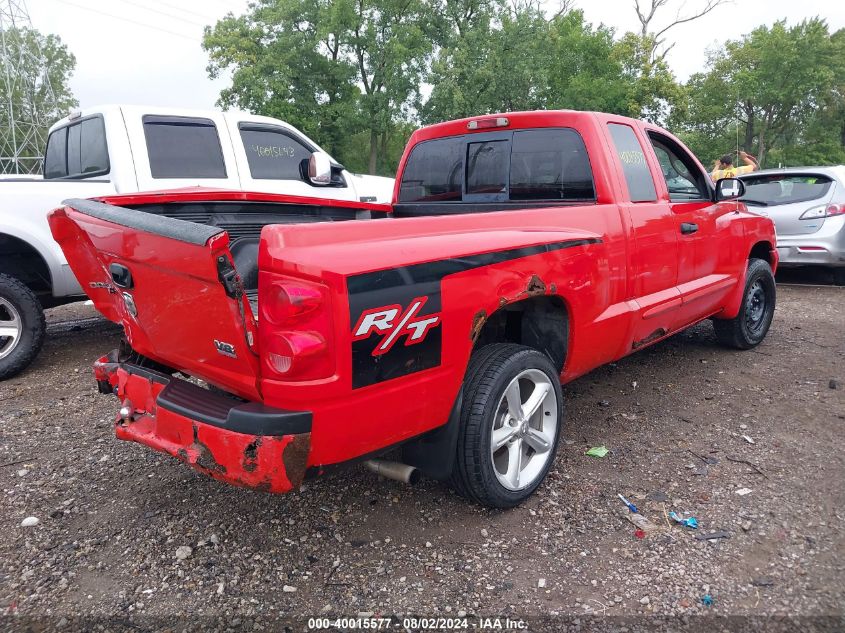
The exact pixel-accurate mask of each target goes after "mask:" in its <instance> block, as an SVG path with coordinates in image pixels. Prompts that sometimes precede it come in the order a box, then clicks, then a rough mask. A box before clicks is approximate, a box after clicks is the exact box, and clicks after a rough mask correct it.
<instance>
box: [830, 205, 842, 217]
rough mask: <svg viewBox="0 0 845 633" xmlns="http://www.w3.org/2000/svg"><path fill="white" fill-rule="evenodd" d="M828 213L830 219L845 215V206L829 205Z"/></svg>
mask: <svg viewBox="0 0 845 633" xmlns="http://www.w3.org/2000/svg"><path fill="white" fill-rule="evenodd" d="M826 213H827V217H829V218H830V217H833V216H835V215H845V204H829V205H827V211H826Z"/></svg>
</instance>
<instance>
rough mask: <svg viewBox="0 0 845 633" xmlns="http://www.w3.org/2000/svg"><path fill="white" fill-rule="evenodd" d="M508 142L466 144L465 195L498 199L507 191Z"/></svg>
mask: <svg viewBox="0 0 845 633" xmlns="http://www.w3.org/2000/svg"><path fill="white" fill-rule="evenodd" d="M507 182H508V142H507V141H485V142H482V143H467V191H466V192H467V193H468V194H482V195H485V196H494V197H498V194H505V193H506V192H507V189H508V185H507Z"/></svg>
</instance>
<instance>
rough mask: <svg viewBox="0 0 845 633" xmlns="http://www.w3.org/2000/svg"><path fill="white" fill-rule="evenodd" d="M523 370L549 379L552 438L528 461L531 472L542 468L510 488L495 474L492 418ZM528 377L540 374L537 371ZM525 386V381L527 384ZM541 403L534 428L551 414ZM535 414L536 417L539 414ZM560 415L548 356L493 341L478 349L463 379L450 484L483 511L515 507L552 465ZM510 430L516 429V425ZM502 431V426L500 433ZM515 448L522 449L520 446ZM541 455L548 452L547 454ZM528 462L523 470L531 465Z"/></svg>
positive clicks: (554, 374)
mask: <svg viewBox="0 0 845 633" xmlns="http://www.w3.org/2000/svg"><path fill="white" fill-rule="evenodd" d="M528 370H538V371H539V372H542V374H545V376H546V377H547V378H548V382H549V383H550V384H551V391H550V392H549V391H548V390H547V391H546V393H553V394H554V405H555V409H554V410H555V411H556V412H557V420H555V424H556V426H555V429H554V431H553V434H554V439H553V441H551V442H550V444H551V447H550V449H549V450H548V451H546V450H543V452H542V454H541V453H536V452H535V453H533V454H531V455H530V456H529V457H528V458H527V459H529V460H530V459H534V458H538V459H540V461H538V463H537V464H536V466H535V468H533V469H532V472H533V471H534V470H535V469H537V468H539V467H540V466H542V468H539V470H537V473H536V475H534V476H532V477H531V479H530V482H528V483H527V484H526V485H525V486H524V487H521V488H520V489H518V490H511V489H508V488H506V487H505V486H504V485H503V484H502V483H501V482H500V480H499V475H497V473H496V471H495V466H494V457H493V453H492V452H491V449H492V446H491V442H492V434H493V426H494V424H496V418H497V416H499V415H501V413H500V409H499V406H500V404H506V400H503V399H505V390H506V389H507V387H508V385H510V384H511V382H512V381H514V380H515V379H516V378H517V377H518V376H520V375H521V374H523V372H525V371H528ZM532 373H533V374H534V375H535V376H539V374H537V373H536V371H533V372H532ZM520 384H522V383H521V382H520V381H517V385H520ZM530 384H531V383H530V382H529V383H528V385H530ZM528 393H531V392H528ZM543 403H544V404H543V405H542V409H543V413H542V414H541V415H539V416H535V417H533V418H531V420H534V423H535V424H538V425H539V427H540V430H542V426H543V424H544V422H545V420H546V418H545V417H543V415H547V416H548V415H550V411H549V410H548V409H547V408H546V403H550V401H549V400H548V396H546V399H544V400H543ZM549 406H550V404H549ZM537 411H538V414H539V413H540V411H541V410H540V409H538V410H537ZM562 413H563V395H562V392H561V387H560V377H559V375H558V372H557V370H556V369H555V367H554V365H552V362H551V361H550V360H549V358H548V357H547V356H545V355H543V354H541V353H540V352H538V351H537V350H534V349H532V348H530V347H525V346H523V345H515V344H510V343H497V344H493V345H486V346H484V347H482V348H480V349H479V350H477V351H476V352H475V353H474V354H473V355H472V357H471V358H470V362H469V366H468V367H467V372H466V377H465V380H464V401H463V408H462V410H461V426H460V429H459V432H458V446H457V455H456V457H455V465H454V469H453V471H452V482H451V483H452V486H453V487H454V488H455V490H456V491H457V492H458V493H459V494H461V495H463V496H464V497H467V498H468V499H471V500H473V501H475V502H477V503H479V504H481V505H485V506H488V507H493V508H512V507H514V506H517V505H519V504H520V503H522V502H523V501H524V500H525V499H527V498H528V497H530V496H531V494H532V493H533V492H534V491H535V490H536V489H537V487H538V486H539V485H540V484H541V483H542V481H543V479H545V477H546V475H547V474H548V472H549V469H550V468H551V466H552V464H553V463H554V457H555V454H556V452H557V446H558V441H559V439H560V429H561V426H562V417H563V415H562ZM512 426H514V427H520V425H519V424H514V425H512ZM528 426H529V423H526V424H525V425H522V426H521V428H522V431H523V432H525V431H526V430H528ZM503 428H504V422H502V426H501V427H500V428H499V430H501V429H503ZM547 434H548V433H547ZM520 437H522V436H520ZM529 439H530V438H529ZM520 446H522V444H520ZM546 446H548V444H546ZM507 448H508V447H507V446H503V447H502V449H501V450H507ZM519 450H520V451H522V448H520V449H519ZM532 451H533V449H532V448H531V446H530V445H529V446H528V449H527V452H528V453H532ZM546 452H548V453H549V454H548V456H547V455H546V454H545V453H546ZM520 459H522V458H520ZM543 459H545V463H544V462H543V461H542V460H543ZM519 463H521V462H518V464H519ZM527 464H528V465H527V466H526V470H527V469H528V467H529V466H530V462H529V463H527ZM517 470H519V467H517Z"/></svg>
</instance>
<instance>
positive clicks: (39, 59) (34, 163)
mask: <svg viewBox="0 0 845 633" xmlns="http://www.w3.org/2000/svg"><path fill="white" fill-rule="evenodd" d="M32 32H33V29H32V21H31V20H30V19H29V11H28V10H27V8H26V2H24V0H0V94H2V99H3V101H4V103H2V104H1V105H0V174H40V173H41V165H42V159H43V156H42V152H43V151H44V146H45V144H46V140H47V138H46V137H47V130H48V128H49V127H50V124H51V123H52V121H50V120H48V119H49V118H50V117H51V114H50V113H51V112H54V111H55V107H53V106H55V105H56V95H55V92H54V90H53V86H52V85H51V84H50V76H49V74H48V72H47V68H46V67H45V65H44V64H43V54H42V51H41V49H40V45H39V42H38V38H37V37H35V38H32V42H31V43H28V42H26V41H25V34H26V33H32ZM30 44H32V45H30ZM33 69H39V72H33ZM44 106H47V107H44Z"/></svg>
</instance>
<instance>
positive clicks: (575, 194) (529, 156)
mask: <svg viewBox="0 0 845 633" xmlns="http://www.w3.org/2000/svg"><path fill="white" fill-rule="evenodd" d="M595 198H596V195H595V190H594V188H593V172H592V170H591V169H590V159H589V158H588V156H587V148H586V147H585V146H584V141H583V140H582V139H581V135H580V134H578V132H576V131H575V130H571V129H548V130H526V131H523V132H514V135H513V145H512V149H511V171H510V199H511V200H595Z"/></svg>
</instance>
